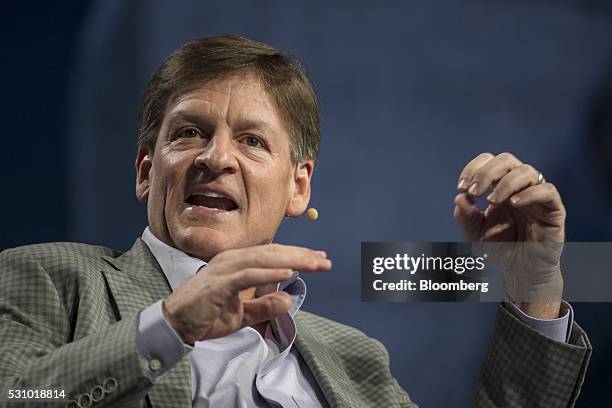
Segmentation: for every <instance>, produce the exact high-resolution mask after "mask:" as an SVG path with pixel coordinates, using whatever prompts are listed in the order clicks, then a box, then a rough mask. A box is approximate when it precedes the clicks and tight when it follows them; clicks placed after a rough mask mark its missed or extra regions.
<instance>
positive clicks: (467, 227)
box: [453, 193, 484, 241]
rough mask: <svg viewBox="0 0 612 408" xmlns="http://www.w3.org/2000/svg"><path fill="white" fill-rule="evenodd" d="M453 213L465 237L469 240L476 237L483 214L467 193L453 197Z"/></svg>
mask: <svg viewBox="0 0 612 408" xmlns="http://www.w3.org/2000/svg"><path fill="white" fill-rule="evenodd" d="M453 215H454V217H455V219H456V220H457V223H458V224H459V227H460V228H461V230H462V231H463V235H465V237H466V239H468V240H470V241H475V240H476V239H478V237H479V235H480V231H481V229H482V226H483V224H484V215H483V214H482V213H481V212H480V210H479V209H478V207H477V206H476V204H475V203H474V201H472V200H471V199H470V197H469V196H468V195H467V194H465V193H461V194H458V195H457V197H455V209H454V211H453Z"/></svg>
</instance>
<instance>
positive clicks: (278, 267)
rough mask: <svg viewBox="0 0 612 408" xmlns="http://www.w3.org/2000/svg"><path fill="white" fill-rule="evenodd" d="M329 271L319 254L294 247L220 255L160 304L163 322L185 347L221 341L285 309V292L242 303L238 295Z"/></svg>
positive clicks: (288, 302) (268, 247)
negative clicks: (303, 274)
mask: <svg viewBox="0 0 612 408" xmlns="http://www.w3.org/2000/svg"><path fill="white" fill-rule="evenodd" d="M330 268H331V261H330V260H329V259H327V257H326V255H325V253H324V252H321V251H314V250H311V249H307V248H301V247H295V246H287V245H278V244H269V245H260V246H254V247H248V248H240V249H231V250H228V251H224V252H221V253H219V254H218V255H217V256H215V257H214V258H213V259H211V261H210V262H209V263H208V265H206V266H205V267H204V268H202V269H201V270H200V271H199V272H198V273H197V274H196V275H195V276H194V277H193V278H191V279H190V280H189V281H187V282H186V283H185V284H184V285H183V286H181V287H179V288H178V289H177V290H175V291H174V292H173V293H172V294H170V295H169V296H168V297H167V298H166V299H164V301H163V310H164V316H165V317H166V319H167V320H168V321H169V323H170V325H171V326H172V327H173V328H174V330H175V331H176V332H177V333H178V334H179V336H180V337H181V338H182V340H183V341H184V342H185V343H186V344H191V345H193V344H194V343H195V342H196V341H203V340H207V339H213V338H217V337H223V336H226V335H228V334H230V333H233V332H235V331H237V330H239V329H241V328H243V327H245V326H252V325H255V324H257V323H262V322H266V321H268V320H270V319H272V318H274V317H277V316H280V315H282V314H284V313H287V312H288V311H289V309H290V308H291V298H290V297H289V295H288V294H287V293H285V292H273V293H270V294H267V295H265V296H262V297H259V298H256V299H252V300H247V301H243V300H242V299H241V298H240V297H239V293H240V292H241V291H244V290H247V289H250V288H253V287H257V286H263V285H267V284H275V283H279V282H282V281H285V280H287V279H289V278H291V277H292V275H293V273H294V271H295V270H299V271H300V272H314V271H327V270H329V269H330Z"/></svg>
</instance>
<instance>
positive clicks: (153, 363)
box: [149, 358, 162, 371]
mask: <svg viewBox="0 0 612 408" xmlns="http://www.w3.org/2000/svg"><path fill="white" fill-rule="evenodd" d="M161 366H162V363H161V361H159V360H158V359H156V358H152V359H150V360H149V369H150V370H151V371H157V370H159V369H160V368H161Z"/></svg>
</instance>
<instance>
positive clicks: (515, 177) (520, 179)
mask: <svg viewBox="0 0 612 408" xmlns="http://www.w3.org/2000/svg"><path fill="white" fill-rule="evenodd" d="M539 175H540V173H539V172H538V171H537V170H536V169H534V168H533V166H531V165H529V164H522V165H520V166H518V167H517V168H515V169H514V170H512V171H510V172H509V173H508V174H506V175H505V176H503V177H502V178H501V179H500V180H499V181H498V182H497V185H496V186H495V188H494V189H493V192H491V194H489V196H488V197H487V201H489V203H491V204H493V205H498V204H501V203H503V202H504V201H506V200H507V199H508V198H510V197H511V196H513V195H515V194H517V193H519V192H520V191H522V190H524V189H526V188H527V187H530V186H535V185H536V184H538V177H539Z"/></svg>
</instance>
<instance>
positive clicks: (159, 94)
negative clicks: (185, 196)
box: [138, 35, 320, 164]
mask: <svg viewBox="0 0 612 408" xmlns="http://www.w3.org/2000/svg"><path fill="white" fill-rule="evenodd" d="M241 71H251V72H254V73H255V74H257V75H258V76H259V78H260V79H261V81H262V83H263V85H264V87H265V89H266V91H267V93H268V96H269V97H270V98H271V99H272V101H273V103H274V105H275V107H276V109H277V111H278V113H279V114H280V116H281V117H282V119H283V121H284V123H285V126H286V127H287V130H288V131H289V144H290V146H291V160H292V162H293V163H294V164H295V163H298V162H300V161H302V160H306V159H316V157H317V154H318V152H319V144H320V129H319V108H318V105H317V98H316V95H315V93H314V90H313V88H312V84H311V82H310V80H309V79H308V76H307V75H306V72H305V70H304V68H303V67H302V65H301V64H300V62H299V61H298V60H297V59H296V58H294V57H292V56H289V55H287V54H283V53H282V52H280V51H278V50H276V49H274V48H272V47H270V46H269V45H266V44H264V43H261V42H257V41H253V40H249V39H247V38H242V37H236V36H232V35H220V36H214V37H207V38H200V39H196V40H192V41H189V42H187V43H185V44H183V45H182V46H181V47H179V48H178V49H177V50H176V51H174V52H173V53H172V54H170V55H169V56H168V57H167V58H166V59H165V60H164V62H163V63H162V64H161V65H160V66H159V67H158V68H157V70H156V71H155V73H154V74H153V77H152V78H151V80H150V81H149V85H148V87H147V90H146V92H145V95H144V99H143V102H142V106H141V110H140V115H139V119H138V122H139V123H138V124H139V128H138V145H139V146H142V145H144V146H147V147H149V148H151V149H154V146H155V141H156V139H157V135H158V133H159V130H160V127H161V123H162V121H163V119H164V112H165V110H166V106H167V104H168V102H169V100H170V98H172V97H175V96H178V95H181V94H184V93H185V92H189V91H191V90H193V89H195V88H197V87H198V86H202V85H203V84H205V83H207V82H209V81H211V80H214V79H220V78H224V77H227V76H229V75H232V74H236V73H239V72H241Z"/></svg>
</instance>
